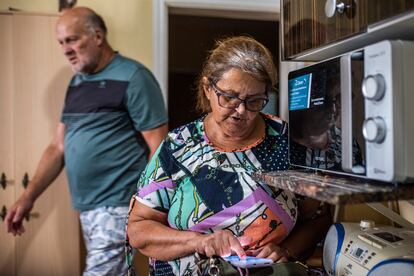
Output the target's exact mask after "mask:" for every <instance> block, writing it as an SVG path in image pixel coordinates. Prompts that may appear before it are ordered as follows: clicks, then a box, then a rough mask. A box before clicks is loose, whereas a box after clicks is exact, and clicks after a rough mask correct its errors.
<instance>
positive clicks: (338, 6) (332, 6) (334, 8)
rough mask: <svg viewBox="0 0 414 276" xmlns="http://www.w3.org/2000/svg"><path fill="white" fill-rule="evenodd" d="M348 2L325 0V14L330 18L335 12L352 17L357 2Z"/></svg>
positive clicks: (350, 0)
mask: <svg viewBox="0 0 414 276" xmlns="http://www.w3.org/2000/svg"><path fill="white" fill-rule="evenodd" d="M348 2H349V3H347V4H345V3H344V2H342V1H336V0H326V2H325V15H326V16H327V17H329V18H331V17H333V16H334V15H335V13H336V12H337V13H339V14H343V13H345V14H346V16H347V17H348V18H349V19H351V18H353V17H354V16H355V11H356V5H357V3H356V1H355V0H348Z"/></svg>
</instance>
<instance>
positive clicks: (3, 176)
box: [0, 173, 7, 190]
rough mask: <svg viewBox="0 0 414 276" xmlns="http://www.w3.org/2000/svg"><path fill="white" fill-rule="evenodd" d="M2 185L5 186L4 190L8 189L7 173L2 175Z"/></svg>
mask: <svg viewBox="0 0 414 276" xmlns="http://www.w3.org/2000/svg"><path fill="white" fill-rule="evenodd" d="M0 185H1V187H2V188H3V190H5V189H6V186H7V178H6V175H5V174H4V173H2V174H1V177H0Z"/></svg>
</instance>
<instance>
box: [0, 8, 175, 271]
mask: <svg viewBox="0 0 414 276" xmlns="http://www.w3.org/2000/svg"><path fill="white" fill-rule="evenodd" d="M56 34H57V39H58V41H59V43H60V45H61V47H62V50H63V53H64V55H65V56H66V58H67V59H68V61H69V63H70V64H71V67H72V69H73V71H74V72H75V75H74V76H73V78H72V80H71V82H70V84H69V87H68V90H67V94H66V99H65V105H64V109H63V114H62V119H61V122H60V123H59V125H58V127H57V131H56V134H55V137H54V138H53V140H52V141H51V143H50V145H49V146H48V147H47V148H46V149H45V151H44V153H43V155H42V157H41V160H40V162H39V165H38V167H37V170H36V173H35V175H34V177H33V179H32V180H31V181H30V183H29V185H28V187H27V189H26V190H25V191H24V193H23V194H22V195H21V196H20V197H19V199H18V200H17V201H16V202H15V204H14V205H13V206H12V207H11V208H10V211H9V212H8V214H7V217H6V219H5V222H6V227H7V230H8V232H11V233H12V234H13V235H16V234H17V235H21V234H22V233H23V232H24V227H23V225H22V221H23V218H24V216H25V215H26V214H28V213H29V212H30V210H31V209H32V207H33V205H34V202H35V200H36V199H37V198H38V197H39V195H40V194H41V193H42V192H43V191H44V190H45V189H46V188H47V187H48V186H49V185H50V184H51V183H52V182H53V181H54V179H55V178H56V177H57V176H58V175H59V173H60V172H61V171H62V169H63V167H64V166H66V171H67V175H68V180H69V187H70V192H71V196H72V203H73V206H74V208H75V209H77V210H79V211H80V221H81V225H82V230H83V235H84V240H85V244H86V248H87V251H88V252H87V253H88V254H87V260H86V269H85V272H84V275H124V274H125V273H126V264H125V257H124V253H123V252H124V237H125V230H124V228H125V227H124V226H125V218H126V215H127V212H128V204H129V199H130V198H131V195H132V194H133V193H134V190H135V183H136V182H137V180H138V178H139V175H140V173H141V171H142V170H143V169H144V167H145V165H146V162H147V160H148V158H149V157H151V156H152V155H153V154H154V152H155V151H156V149H157V147H158V145H159V144H160V142H161V141H162V139H163V138H164V136H165V135H166V133H167V129H168V127H167V120H168V119H167V116H166V112H165V108H164V104H163V99H162V95H161V91H160V88H159V85H158V83H157V81H156V80H155V78H154V76H153V75H152V74H151V73H150V71H149V70H148V69H147V68H145V67H144V66H143V65H142V64H141V63H139V62H137V61H134V60H131V59H128V58H126V57H124V56H122V55H120V54H118V53H117V52H115V51H114V50H113V49H112V48H111V46H110V45H109V43H108V41H107V39H106V34H107V28H106V26H105V23H104V21H103V19H102V18H101V17H100V16H99V15H98V14H96V13H95V12H94V11H93V10H91V9H88V8H84V7H77V8H73V9H69V10H66V11H65V12H64V13H63V14H62V15H61V16H60V18H59V20H58V22H57V26H56Z"/></svg>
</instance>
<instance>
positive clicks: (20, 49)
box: [0, 13, 80, 276]
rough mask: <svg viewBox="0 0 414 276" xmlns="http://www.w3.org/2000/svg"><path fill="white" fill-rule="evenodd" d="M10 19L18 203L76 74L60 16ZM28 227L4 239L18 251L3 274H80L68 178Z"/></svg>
mask: <svg viewBox="0 0 414 276" xmlns="http://www.w3.org/2000/svg"><path fill="white" fill-rule="evenodd" d="M10 17H11V18H12V19H11V23H10V24H11V28H12V35H11V36H12V38H11V43H12V48H13V52H12V65H13V66H12V75H13V76H12V79H13V89H12V90H13V93H12V95H13V97H12V100H9V104H8V108H9V113H10V114H12V115H11V116H12V118H13V121H12V124H13V129H14V131H13V138H12V143H13V144H14V152H13V154H14V157H11V159H14V164H13V167H14V168H13V169H14V180H15V183H14V185H13V187H14V189H15V192H14V195H13V196H9V197H10V198H13V201H14V200H15V199H16V198H17V197H18V196H19V195H20V194H21V193H22V192H23V190H24V186H23V184H22V181H23V179H24V177H25V175H26V174H27V176H28V178H29V179H30V178H31V177H33V175H34V172H35V170H36V167H37V164H38V162H39V159H40V157H41V155H42V153H43V151H44V149H45V148H46V146H47V145H48V144H49V143H50V141H51V140H52V137H53V135H54V134H55V130H56V127H57V124H58V122H59V120H60V115H61V111H62V108H63V102H64V96H65V92H66V86H67V84H68V82H69V80H70V77H71V76H72V72H71V69H70V67H69V66H68V63H67V61H66V60H65V58H64V56H63V54H62V52H61V50H60V47H59V45H58V43H57V40H56V38H55V22H56V19H57V17H56V16H52V15H39V14H24V13H16V14H13V15H12V16H10ZM0 25H3V24H2V23H0ZM2 37H3V36H2ZM1 44H2V43H1ZM1 52H2V51H1ZM1 60H3V59H1ZM1 97H3V95H1ZM1 99H2V98H1ZM2 105H3V104H2ZM0 139H3V137H2V138H0ZM0 141H1V144H2V145H1V147H4V145H5V144H6V143H4V142H3V140H0ZM0 205H1V202H0ZM9 205H10V204H9ZM0 208H1V206H0ZM0 211H1V210H0ZM24 225H25V228H26V233H24V234H23V235H22V236H20V237H17V238H12V236H11V235H9V236H8V237H7V239H5V240H6V241H7V242H10V243H11V244H12V245H11V246H12V247H13V246H14V248H15V249H14V250H15V253H14V254H15V255H14V257H15V262H16V263H15V272H13V271H11V273H10V274H3V273H0V274H1V275H22V276H23V275H51V276H53V275H56V276H57V275H59V276H61V275H68V276H69V275H71V276H72V275H80V229H79V222H78V214H77V213H76V212H75V211H74V210H73V209H72V207H71V203H70V197H69V191H68V186H67V182H66V175H65V173H63V174H61V175H60V176H59V178H58V179H57V180H56V181H55V182H54V183H53V184H52V185H51V186H50V187H49V188H48V189H47V190H46V191H45V192H44V193H43V194H42V195H41V196H40V197H39V199H38V200H37V201H36V203H35V206H34V208H33V210H32V212H31V215H30V216H29V217H28V220H24ZM0 233H1V232H0ZM13 243H14V244H13ZM0 250H1V251H3V243H2V244H1V249H0ZM1 254H3V253H1ZM11 254H13V253H11ZM0 256H2V255H0ZM1 262H2V261H0V264H1Z"/></svg>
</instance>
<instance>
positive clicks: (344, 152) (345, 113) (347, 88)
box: [340, 54, 353, 173]
mask: <svg viewBox="0 0 414 276" xmlns="http://www.w3.org/2000/svg"><path fill="white" fill-rule="evenodd" d="M340 63H341V68H340V69H341V70H340V72H341V75H340V78H341V79H340V81H341V85H340V87H341V136H342V137H341V138H342V143H341V162H342V164H341V165H342V170H343V171H345V172H350V173H351V172H352V171H353V170H352V159H353V158H352V79H351V78H352V75H351V55H350V54H348V55H344V56H342V57H341V58H340Z"/></svg>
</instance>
